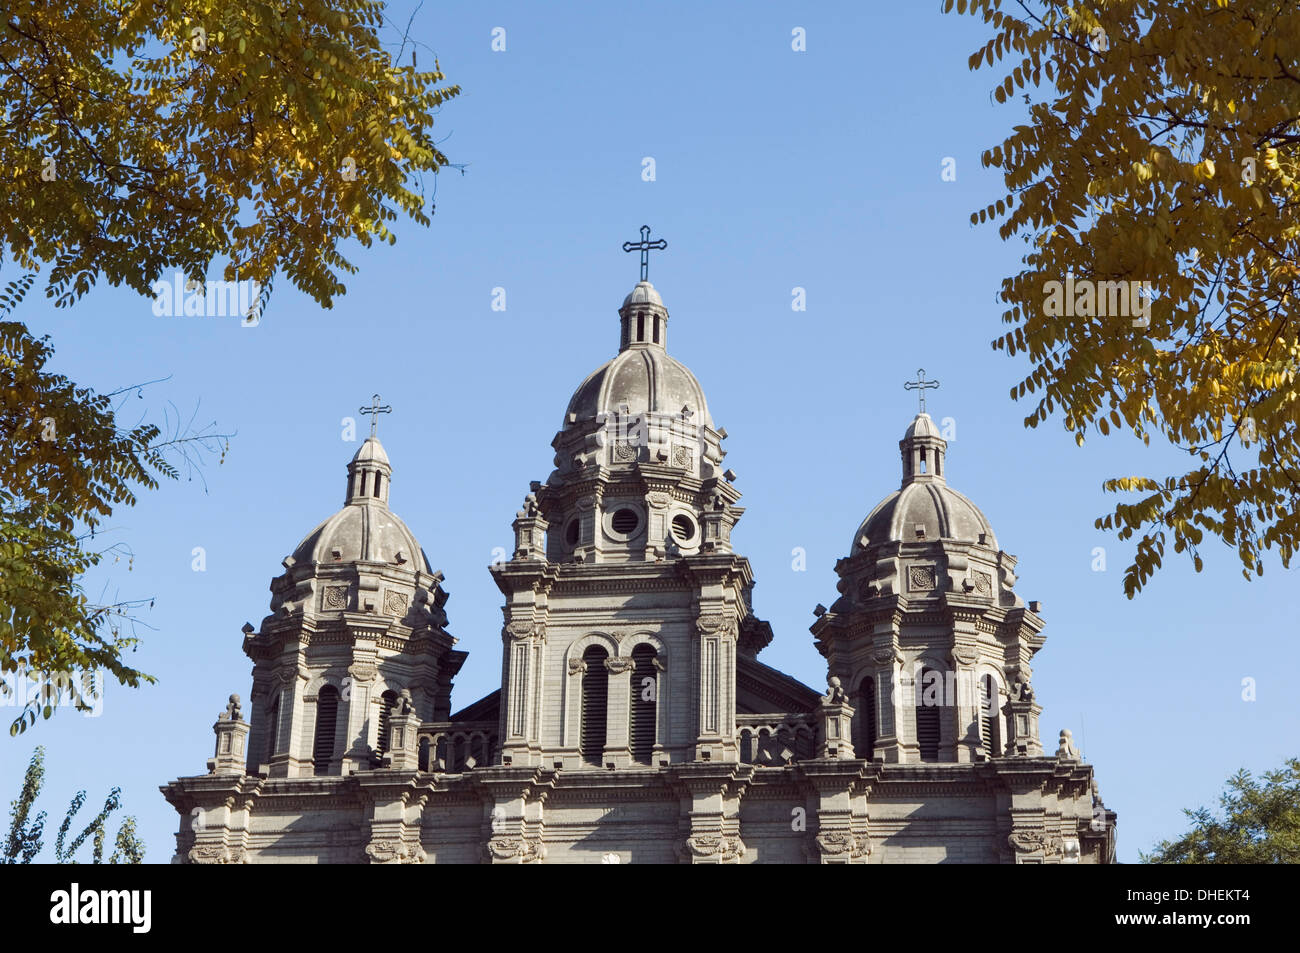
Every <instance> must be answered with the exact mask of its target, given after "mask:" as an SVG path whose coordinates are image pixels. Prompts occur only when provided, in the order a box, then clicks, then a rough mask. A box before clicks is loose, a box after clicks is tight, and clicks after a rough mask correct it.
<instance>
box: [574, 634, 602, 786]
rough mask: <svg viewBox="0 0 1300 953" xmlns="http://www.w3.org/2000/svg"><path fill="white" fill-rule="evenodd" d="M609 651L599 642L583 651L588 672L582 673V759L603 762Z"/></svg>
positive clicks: (580, 741)
mask: <svg viewBox="0 0 1300 953" xmlns="http://www.w3.org/2000/svg"><path fill="white" fill-rule="evenodd" d="M607 658H609V653H608V652H606V651H605V650H604V649H603V648H601V647H600V646H599V645H592V646H590V647H588V649H587V651H585V652H583V653H582V660H583V661H584V662H586V663H587V671H586V672H584V673H583V676H582V734H581V738H580V740H579V748H580V750H581V752H582V760H583V761H585V762H587V763H588V764H594V765H600V763H601V761H602V760H603V759H604V756H605V709H606V708H607V707H608V704H609V670H608V669H606V668H605V659H607Z"/></svg>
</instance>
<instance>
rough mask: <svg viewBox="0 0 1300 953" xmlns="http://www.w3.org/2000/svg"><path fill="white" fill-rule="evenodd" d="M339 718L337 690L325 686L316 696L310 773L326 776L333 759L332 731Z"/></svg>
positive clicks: (331, 686)
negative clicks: (314, 731) (314, 730)
mask: <svg viewBox="0 0 1300 953" xmlns="http://www.w3.org/2000/svg"><path fill="white" fill-rule="evenodd" d="M338 717H339V690H338V689H337V688H335V687H334V686H333V685H326V686H325V687H323V688H322V689H321V690H320V694H319V695H317V696H316V738H315V741H314V742H313V744H312V752H311V757H312V771H313V773H315V774H328V773H329V769H330V758H332V757H334V729H335V726H336V725H337V724H338Z"/></svg>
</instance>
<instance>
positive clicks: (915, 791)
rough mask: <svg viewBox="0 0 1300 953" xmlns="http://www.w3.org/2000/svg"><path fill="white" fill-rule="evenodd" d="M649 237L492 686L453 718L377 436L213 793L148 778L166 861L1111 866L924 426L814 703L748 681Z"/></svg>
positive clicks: (997, 550)
mask: <svg viewBox="0 0 1300 953" xmlns="http://www.w3.org/2000/svg"><path fill="white" fill-rule="evenodd" d="M647 235H648V229H643V230H642V242H641V243H640V244H634V243H628V244H627V245H625V246H624V247H625V250H637V249H639V250H641V252H642V275H641V278H642V280H641V281H640V282H639V283H638V284H637V285H636V286H635V287H634V288H633V289H632V291H631V293H630V294H629V295H628V296H627V297H626V299H624V301H623V304H622V306H621V307H620V308H619V310H618V316H619V325H618V353H617V354H616V355H615V356H614V357H613V358H612V359H611V360H609V361H608V362H606V363H605V364H603V365H602V366H601V367H599V368H598V369H597V370H596V371H594V372H593V373H592V374H591V375H590V376H589V377H588V378H587V379H586V380H584V381H582V382H581V384H579V385H578V388H577V390H576V391H574V393H573V396H572V398H571V399H570V400H569V403H568V406H567V407H566V408H565V410H564V415H563V419H562V421H561V427H560V430H559V432H558V433H557V434H556V435H555V438H554V439H553V440H552V442H551V445H552V446H553V447H554V449H555V470H554V471H553V472H552V473H551V475H550V476H549V477H548V478H547V480H546V481H545V482H544V483H541V482H534V483H532V484H530V486H529V489H528V492H527V494H526V495H525V496H524V499H523V504H522V506H521V508H520V509H519V511H518V513H517V515H516V518H515V520H514V523H513V530H514V550H513V553H511V554H509V556H510V558H509V559H507V560H503V561H501V562H499V563H497V564H495V565H493V566H492V567H491V568H490V572H491V573H492V575H493V578H494V580H495V582H496V585H497V587H498V588H499V589H500V590H501V597H502V612H503V616H504V624H503V625H502V628H501V687H500V688H499V689H498V690H497V691H494V692H492V693H491V694H490V695H488V696H486V697H484V698H481V699H479V700H478V701H475V702H473V703H472V704H469V705H466V706H464V707H461V708H459V709H457V710H454V706H453V704H452V697H451V696H452V685H453V682H454V680H455V677H456V674H457V672H458V671H459V670H460V668H461V666H462V665H463V664H464V662H465V659H466V656H467V653H466V652H464V651H462V650H459V649H457V648H456V644H457V640H456V639H455V638H454V637H453V636H452V634H451V632H452V630H453V627H452V626H451V624H450V623H449V621H448V615H447V611H446V606H447V592H446V590H444V589H443V576H442V573H440V572H438V571H437V570H435V569H434V568H433V564H432V563H431V562H430V561H429V559H428V557H427V556H426V554H425V552H424V550H423V549H422V548H421V546H420V543H419V542H418V540H417V538H416V536H415V534H414V533H413V532H412V531H411V530H410V529H409V528H408V527H407V526H406V525H405V524H404V523H403V522H402V520H401V519H399V518H398V517H397V515H396V513H394V512H393V510H392V509H391V508H390V506H389V502H390V498H391V491H392V487H393V481H394V479H396V480H397V486H398V487H399V493H400V492H401V491H400V488H401V487H402V486H403V485H404V484H402V482H401V469H400V462H401V461H400V454H398V455H397V457H398V466H396V467H395V466H394V464H393V463H392V462H391V461H390V459H389V456H388V453H387V451H386V450H385V448H384V447H383V445H382V444H381V443H380V442H379V439H378V437H377V436H376V432H375V425H374V421H375V419H377V418H376V417H375V416H372V424H371V435H370V437H369V439H367V440H366V441H365V442H364V443H363V444H362V446H361V448H360V449H359V450H358V451H357V453H356V455H355V456H354V457H353V458H352V460H351V462H350V463H348V465H347V483H346V488H345V493H344V503H343V506H342V508H341V509H339V510H338V512H336V513H335V514H334V515H332V516H330V517H329V518H328V519H326V520H325V521H324V522H323V523H321V524H320V525H319V526H317V527H316V528H315V529H313V530H312V531H311V532H310V533H308V534H307V536H306V537H305V538H304V539H303V540H302V542H301V543H299V544H298V545H297V547H296V548H295V549H294V550H293V552H292V554H291V555H289V556H287V557H286V558H285V559H284V561H283V563H282V570H283V571H282V572H280V573H279V575H277V576H275V578H274V579H272V581H271V605H270V609H271V612H270V615H268V616H266V618H264V619H263V620H262V623H261V625H260V627H259V628H257V629H256V630H255V629H254V628H253V627H252V626H251V625H246V626H245V627H244V652H245V653H246V654H247V655H248V657H249V658H250V659H251V660H252V663H253V681H252V688H251V691H250V692H249V694H248V698H247V702H246V703H244V702H242V701H241V699H240V697H239V696H238V695H232V696H230V699H229V704H228V705H227V707H226V708H225V710H224V711H223V712H222V713H221V714H220V715H219V716H218V719H217V721H216V724H215V725H214V729H213V730H214V732H215V735H216V738H215V751H214V753H213V756H212V758H210V759H209V760H208V762H207V773H205V774H199V775H196V776H192V777H185V778H180V779H178V780H176V781H173V782H171V783H170V784H168V785H166V786H164V787H163V788H162V789H161V790H162V792H163V794H164V796H165V797H166V798H167V800H168V801H169V802H170V803H171V804H172V806H173V807H175V809H176V811H177V812H178V814H179V815H180V825H179V832H178V833H177V851H176V855H175V857H174V862H177V863H201V864H211V863H280V864H283V863H498V864H501V863H512V864H519V863H852V864H865V863H872V864H875V863H912V864H928V863H941V862H950V863H1007V864H1010V863H1021V864H1024V863H1051V864H1055V863H1089V864H1096V863H1113V862H1114V860H1115V822H1116V815H1115V813H1114V812H1113V811H1111V810H1109V809H1108V808H1107V807H1106V806H1105V805H1104V804H1103V802H1102V800H1101V796H1100V793H1099V790H1098V787H1097V782H1096V780H1095V778H1094V776H1093V769H1092V766H1091V765H1089V764H1087V763H1085V762H1083V761H1082V759H1081V757H1080V755H1079V752H1078V750H1077V748H1076V747H1075V745H1074V742H1073V740H1072V739H1071V737H1070V733H1069V732H1068V731H1062V732H1061V733H1060V736H1059V740H1054V741H1052V742H1049V748H1044V747H1043V744H1042V742H1041V740H1040V736H1039V724H1038V717H1039V714H1040V712H1041V708H1040V707H1039V704H1038V699H1037V698H1036V697H1035V693H1034V689H1033V687H1032V675H1033V672H1032V667H1031V662H1032V660H1033V657H1034V655H1035V654H1036V653H1037V652H1038V651H1039V650H1040V649H1041V648H1042V647H1043V644H1044V641H1045V639H1044V635H1043V629H1044V622H1043V619H1042V617H1041V616H1040V614H1039V605H1038V603H1035V602H1029V603H1028V604H1026V603H1025V601H1024V600H1023V599H1021V598H1020V597H1019V596H1018V595H1017V594H1016V593H1015V591H1014V586H1015V582H1016V572H1015V570H1016V557H1014V556H1012V555H1010V554H1008V553H1007V552H1005V551H1004V550H1003V549H1001V547H1000V545H999V543H998V540H997V537H996V536H995V535H994V532H993V528H992V527H991V526H990V525H989V522H988V520H987V519H985V517H984V514H983V513H981V512H980V510H979V508H978V507H977V506H976V505H975V504H974V503H972V502H971V501H970V500H969V499H967V498H966V497H965V496H962V495H961V494H960V493H958V492H957V491H956V490H954V489H952V488H951V487H950V486H949V485H948V475H949V474H948V469H949V467H948V461H947V442H946V441H945V440H944V438H943V436H942V435H941V432H940V430H939V428H938V427H937V426H936V425H935V423H934V422H933V421H932V420H931V418H930V416H929V415H928V414H927V413H925V412H924V409H922V411H921V412H920V413H918V414H917V415H916V417H915V419H913V420H912V421H911V422H910V423H907V425H906V428H905V429H904V430H903V434H902V439H901V440H900V441H899V444H898V448H899V485H898V487H897V488H896V489H893V490H892V492H888V493H887V495H885V496H884V498H883V499H882V500H881V502H880V503H879V504H878V505H877V506H876V507H875V508H874V509H872V510H871V511H870V513H868V514H867V516H866V518H865V519H864V520H863V521H862V523H861V525H859V526H858V527H857V528H856V529H853V531H852V536H851V538H850V534H849V530H850V527H845V537H846V542H847V543H848V546H847V548H846V552H845V555H844V556H843V558H841V559H840V560H839V561H838V563H837V564H836V565H835V567H834V568H835V573H836V575H837V577H838V579H837V581H836V583H835V590H836V595H835V596H834V598H833V599H828V600H827V601H828V602H830V608H829V609H827V608H824V607H823V606H820V605H819V606H817V608H816V610H815V615H816V621H815V622H814V624H813V625H812V627H811V633H812V637H813V645H814V646H815V648H816V650H817V651H818V652H820V653H821V655H822V656H823V657H824V658H825V660H826V672H827V682H826V686H825V687H824V688H811V687H809V686H806V685H804V684H802V683H800V682H799V681H797V680H795V679H793V678H791V677H790V676H788V675H785V674H783V673H782V672H779V671H777V670H776V669H774V668H772V667H770V666H768V665H765V664H764V663H763V662H762V661H760V656H761V654H762V651H763V649H764V648H765V647H766V646H767V645H768V644H769V643H770V642H771V641H772V638H773V633H772V628H771V626H770V625H769V624H768V623H767V622H765V621H763V620H762V619H761V618H760V617H759V616H758V615H757V614H756V608H755V606H754V605H753V600H752V593H753V587H754V574H753V570H752V568H751V566H750V563H749V561H748V560H747V559H746V558H745V557H744V556H743V555H741V554H740V553H739V552H738V551H737V548H736V544H735V543H733V534H734V531H735V529H736V526H737V524H738V522H739V520H740V517H741V516H742V514H743V513H744V509H743V508H742V507H740V506H739V505H738V503H739V501H740V497H741V494H740V492H739V490H738V489H737V488H736V486H735V481H736V474H735V473H734V472H732V471H731V470H730V469H727V468H725V466H724V464H723V456H724V454H725V453H726V451H725V450H724V449H723V447H722V444H723V441H724V440H726V439H727V431H726V430H725V429H724V428H722V427H719V426H716V425H715V423H714V421H713V418H712V417H711V416H710V414H709V405H708V402H707V401H706V399H705V394H704V390H703V388H702V387H701V386H700V383H699V381H697V380H696V378H695V376H694V375H693V374H692V373H691V372H690V370H688V369H687V368H686V367H685V365H683V364H681V363H680V362H679V361H677V360H676V359H675V358H673V357H672V356H670V355H669V352H668V310H667V308H666V307H665V306H664V302H663V299H662V298H661V297H660V295H659V293H658V292H657V291H656V290H655V288H654V287H653V286H652V285H651V284H650V283H649V281H648V280H646V257H645V253H646V248H648V247H664V245H663V243H662V242H659V243H650V242H648V241H647V239H646V236H647ZM629 246H630V247H629ZM611 332H612V329H611ZM918 383H919V386H920V387H921V388H922V389H921V395H922V408H924V387H925V386H926V385H927V383H929V382H926V381H924V376H923V375H922V376H921V379H920V381H919V382H918ZM914 386H915V385H914ZM384 409H385V408H382V407H380V406H379V404H378V400H376V401H375V403H374V405H373V406H372V407H371V408H370V410H371V411H373V412H375V413H378V412H379V411H382V410H384ZM901 423H902V422H900V424H901ZM885 490H886V488H883V487H882V492H884V491H885ZM738 542H739V538H738V539H737V543H738ZM827 588H828V590H829V580H828V585H827ZM1049 737H1050V736H1049ZM1050 744H1056V745H1057V747H1056V748H1055V750H1052V749H1051V748H1050Z"/></svg>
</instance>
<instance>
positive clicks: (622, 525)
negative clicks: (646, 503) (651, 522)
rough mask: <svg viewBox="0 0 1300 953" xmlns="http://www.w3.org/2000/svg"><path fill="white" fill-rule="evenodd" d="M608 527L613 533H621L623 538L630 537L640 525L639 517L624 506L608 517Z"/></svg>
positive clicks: (634, 511) (635, 512)
mask: <svg viewBox="0 0 1300 953" xmlns="http://www.w3.org/2000/svg"><path fill="white" fill-rule="evenodd" d="M609 525H610V527H611V528H612V529H613V530H614V532H616V533H621V534H622V535H624V536H631V535H632V534H633V533H635V532H636V528H637V527H638V526H639V525H641V517H640V516H639V515H637V511H636V510H633V509H629V508H628V507H626V506H625V507H623V508H622V509H621V510H615V511H614V515H613V516H611V517H610V520H609Z"/></svg>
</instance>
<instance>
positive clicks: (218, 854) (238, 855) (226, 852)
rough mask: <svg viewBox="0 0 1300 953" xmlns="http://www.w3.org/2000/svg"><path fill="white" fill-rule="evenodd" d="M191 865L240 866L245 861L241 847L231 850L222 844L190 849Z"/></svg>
mask: <svg viewBox="0 0 1300 953" xmlns="http://www.w3.org/2000/svg"><path fill="white" fill-rule="evenodd" d="M189 857H190V863H192V864H242V863H245V862H246V860H247V856H246V854H245V853H244V849H243V848H242V847H236V848H234V849H233V850H232V849H231V848H229V847H227V846H225V845H224V844H201V845H199V846H198V847H191V848H190V854H189Z"/></svg>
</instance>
